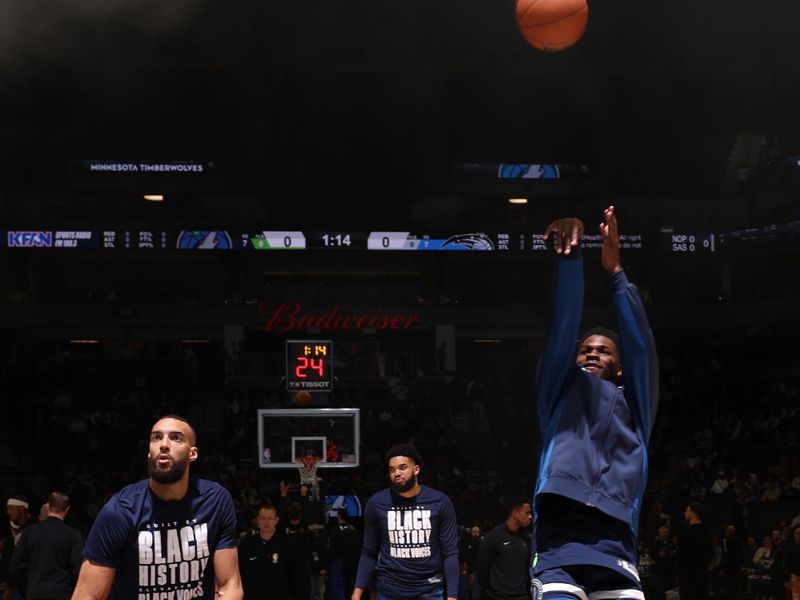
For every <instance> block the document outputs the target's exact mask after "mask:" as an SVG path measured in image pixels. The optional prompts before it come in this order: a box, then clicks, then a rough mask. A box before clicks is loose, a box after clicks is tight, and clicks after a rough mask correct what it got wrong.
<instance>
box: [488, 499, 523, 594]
mask: <svg viewBox="0 0 800 600" xmlns="http://www.w3.org/2000/svg"><path fill="white" fill-rule="evenodd" d="M504 504H505V506H506V520H505V521H503V522H502V523H500V525H498V526H497V527H495V528H494V529H492V530H491V531H490V532H489V533H487V534H486V537H485V538H484V540H483V541H482V542H481V547H480V551H479V553H478V568H477V571H476V575H477V577H478V585H479V586H480V591H481V598H484V599H486V600H529V598H530V589H529V588H530V572H529V569H528V560H529V559H530V533H531V532H530V525H531V504H530V500H528V499H527V498H522V497H520V496H511V497H509V498H507V499H506V501H505V503H504Z"/></svg>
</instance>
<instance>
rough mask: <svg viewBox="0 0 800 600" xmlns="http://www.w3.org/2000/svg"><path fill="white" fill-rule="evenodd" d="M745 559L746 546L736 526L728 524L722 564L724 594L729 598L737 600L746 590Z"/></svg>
mask: <svg viewBox="0 0 800 600" xmlns="http://www.w3.org/2000/svg"><path fill="white" fill-rule="evenodd" d="M743 559H744V548H743V547H742V542H741V540H739V538H738V537H737V536H736V527H734V526H733V525H728V526H727V527H726V528H725V538H724V539H723V540H722V562H721V564H720V579H721V580H722V588H723V595H724V596H725V598H726V599H727V600H736V599H737V598H739V597H740V596H741V595H742V592H743V591H744V584H745V579H744V571H743V570H742V567H743V566H744V565H743V564H742V562H743Z"/></svg>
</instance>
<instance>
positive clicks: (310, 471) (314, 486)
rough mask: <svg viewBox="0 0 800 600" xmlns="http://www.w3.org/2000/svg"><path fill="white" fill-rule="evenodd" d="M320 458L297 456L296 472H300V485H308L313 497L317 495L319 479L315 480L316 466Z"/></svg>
mask: <svg viewBox="0 0 800 600" xmlns="http://www.w3.org/2000/svg"><path fill="white" fill-rule="evenodd" d="M321 460H322V458H320V457H319V456H298V457H297V458H296V459H295V462H297V470H298V471H299V472H300V484H301V485H310V486H311V490H312V492H313V494H314V496H317V495H318V494H319V479H317V466H319V461H321Z"/></svg>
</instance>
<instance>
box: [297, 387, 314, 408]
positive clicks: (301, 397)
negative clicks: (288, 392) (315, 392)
mask: <svg viewBox="0 0 800 600" xmlns="http://www.w3.org/2000/svg"><path fill="white" fill-rule="evenodd" d="M294 403H295V404H296V405H297V406H308V405H309V404H311V393H310V392H307V391H305V390H300V391H299V392H297V393H296V394H295V395H294Z"/></svg>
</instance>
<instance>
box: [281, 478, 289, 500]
mask: <svg viewBox="0 0 800 600" xmlns="http://www.w3.org/2000/svg"><path fill="white" fill-rule="evenodd" d="M280 488H281V498H286V496H288V495H289V485H288V484H287V483H286V482H285V481H284V480H283V479H281V483H280Z"/></svg>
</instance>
